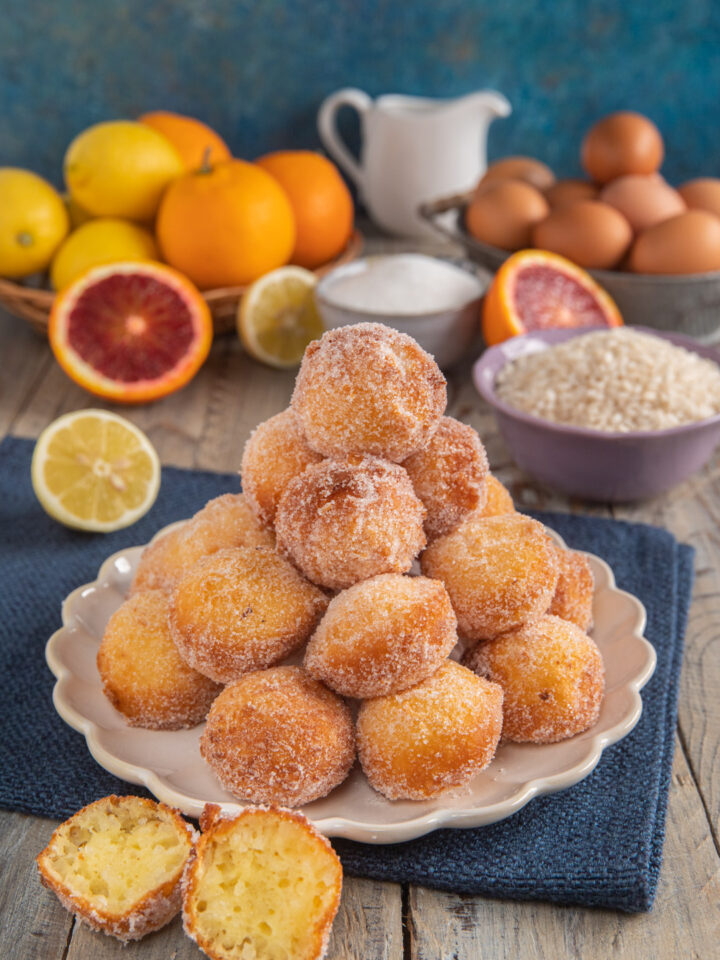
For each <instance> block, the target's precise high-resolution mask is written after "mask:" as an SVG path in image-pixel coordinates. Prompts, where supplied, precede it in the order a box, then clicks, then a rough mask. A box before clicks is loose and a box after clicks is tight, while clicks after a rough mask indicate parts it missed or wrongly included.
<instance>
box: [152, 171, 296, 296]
mask: <svg viewBox="0 0 720 960" xmlns="http://www.w3.org/2000/svg"><path fill="white" fill-rule="evenodd" d="M156 231H157V237H158V241H159V243H160V249H161V250H162V254H163V257H164V259H165V260H167V262H168V263H169V264H171V265H172V266H173V267H176V268H177V269H178V270H181V271H182V272H183V273H185V274H187V276H188V277H190V279H191V280H192V281H193V282H194V283H196V284H197V285H198V287H200V289H201V290H207V289H209V288H211V287H235V286H244V285H245V284H247V283H252V281H253V280H257V278H258V277H260V276H262V275H263V274H264V273H268V271H270V270H275V269H276V268H277V267H282V266H283V265H284V264H286V263H287V262H288V260H289V259H290V254H291V253H292V251H293V247H294V245H295V217H294V215H293V211H292V207H291V206H290V201H289V200H288V197H287V194H286V193H285V191H284V190H283V189H282V187H281V186H280V184H279V183H278V182H277V180H275V179H274V178H273V177H271V176H270V174H269V173H266V172H265V170H262V169H261V168H260V167H258V166H256V165H255V164H254V163H246V162H245V161H244V160H226V161H224V162H223V163H218V164H217V165H216V166H214V167H209V166H203V167H201V168H200V169H199V170H196V171H194V172H193V173H186V174H185V175H184V176H182V177H179V178H178V179H177V180H175V181H174V182H173V183H172V184H170V187H169V188H168V190H167V192H166V193H165V196H164V197H163V200H162V203H161V204H160V211H159V213H158V219H157V224H156Z"/></svg>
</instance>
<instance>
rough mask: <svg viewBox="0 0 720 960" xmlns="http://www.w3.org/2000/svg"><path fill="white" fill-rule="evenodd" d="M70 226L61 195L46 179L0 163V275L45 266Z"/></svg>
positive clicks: (17, 274) (19, 274)
mask: <svg viewBox="0 0 720 960" xmlns="http://www.w3.org/2000/svg"><path fill="white" fill-rule="evenodd" d="M69 229H70V221H69V219H68V214H67V210H66V209H65V204H64V203H63V201H62V197H61V196H60V194H59V193H58V192H57V190H55V188H54V187H52V186H51V185H50V184H49V183H48V182H47V180H43V178H42V177H38V176H37V174H35V173H30V171H29V170H19V169H17V168H16V167H0V276H2V277H12V278H19V277H27V276H29V275H30V274H31V273H37V271H38V270H45V269H46V267H47V265H48V264H49V263H50V261H51V259H52V256H53V254H54V253H55V251H56V249H57V248H58V246H59V245H60V244H61V243H62V241H63V240H64V239H65V236H66V234H67V232H68V230H69Z"/></svg>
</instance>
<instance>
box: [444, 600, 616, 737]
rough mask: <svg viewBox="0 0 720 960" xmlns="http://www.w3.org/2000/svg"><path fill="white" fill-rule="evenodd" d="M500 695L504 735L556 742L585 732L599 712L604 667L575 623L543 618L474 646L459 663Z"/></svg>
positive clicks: (592, 645) (591, 644) (557, 618)
mask: <svg viewBox="0 0 720 960" xmlns="http://www.w3.org/2000/svg"><path fill="white" fill-rule="evenodd" d="M463 662H464V663H465V664H466V665H467V666H468V667H469V668H470V669H471V670H474V671H475V673H477V674H479V675H480V676H483V677H487V678H488V679H489V680H494V681H495V683H499V684H500V686H501V687H502V688H503V691H504V693H505V702H504V704H503V714H504V719H503V737H504V738H505V739H506V740H513V741H515V742H517V743H525V742H530V743H555V742H556V741H557V740H565V739H567V738H568V737H573V736H575V734H576V733H581V732H582V731H583V730H587V729H588V728H589V727H591V726H592V725H593V724H594V723H595V721H596V720H597V718H598V716H599V714H600V706H601V704H602V698H603V693H604V689H605V668H604V666H603V661H602V655H601V653H600V651H599V650H598V648H597V646H596V645H595V643H594V642H593V641H592V640H591V639H590V637H588V636H587V634H586V633H583V631H582V630H581V629H580V628H579V627H576V626H575V624H574V623H569V622H568V621H567V620H561V619H560V618H559V617H553V616H544V617H540V618H538V619H537V620H535V621H533V622H532V623H527V624H525V625H524V626H522V627H520V628H519V629H518V630H513V631H511V632H510V633H505V634H503V636H502V637H498V638H497V639H495V640H491V641H489V642H487V643H481V644H478V646H477V647H476V649H475V650H473V651H471V652H470V653H468V654H466V656H465V658H464V661H463Z"/></svg>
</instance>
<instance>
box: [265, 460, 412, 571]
mask: <svg viewBox="0 0 720 960" xmlns="http://www.w3.org/2000/svg"><path fill="white" fill-rule="evenodd" d="M424 516H425V508H424V507H423V505H422V503H420V501H419V500H418V498H417V497H416V496H415V492H414V490H413V488H412V484H411V483H410V478H409V477H408V475H407V473H406V472H405V470H403V468H402V467H401V466H399V465H398V464H396V463H390V461H388V460H380V459H379V458H378V457H362V458H361V457H356V458H352V459H347V460H324V461H323V462H322V463H317V464H314V465H313V466H311V467H308V468H307V470H305V472H304V473H301V474H300V476H298V477H295V479H294V480H292V481H291V482H290V483H289V484H288V487H287V489H286V490H285V493H284V494H283V495H282V498H281V499H280V505H279V507H278V511H277V514H276V517H275V533H276V536H277V544H278V549H279V550H280V552H281V553H282V554H283V555H284V556H286V557H288V558H289V559H290V560H292V562H293V563H294V564H295V566H296V567H297V568H298V569H299V570H301V571H302V573H303V574H304V575H305V576H306V577H307V578H308V579H309V580H312V582H313V583H317V584H320V585H321V586H323V587H327V588H329V589H331V590H343V589H345V588H346V587H350V586H352V585H353V584H354V583H358V582H359V581H360V580H367V579H368V578H369V577H374V576H376V575H377V574H380V573H407V571H408V570H409V569H410V567H411V566H412V562H413V560H414V558H415V557H416V556H417V554H418V553H419V552H420V550H422V548H423V547H424V546H425V534H424V532H423V519H424Z"/></svg>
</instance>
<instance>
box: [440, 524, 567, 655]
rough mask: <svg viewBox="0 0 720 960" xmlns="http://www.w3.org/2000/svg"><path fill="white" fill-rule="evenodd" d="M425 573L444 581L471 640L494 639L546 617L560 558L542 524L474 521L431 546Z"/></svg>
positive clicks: (461, 628) (467, 637)
mask: <svg viewBox="0 0 720 960" xmlns="http://www.w3.org/2000/svg"><path fill="white" fill-rule="evenodd" d="M421 564H422V570H423V573H424V574H425V575H426V576H428V577H435V578H436V579H438V580H442V582H443V583H444V584H445V589H446V590H447V592H448V593H449V594H450V600H451V601H452V605H453V607H454V608H455V613H456V615H457V618H458V627H459V629H460V633H461V634H462V635H463V637H464V638H465V639H467V640H488V639H490V638H492V637H496V636H497V635H498V634H499V633H504V632H505V631H506V630H512V629H513V628H515V627H519V626H520V625H521V624H523V623H525V622H526V621H527V620H532V619H533V618H535V617H539V616H540V614H542V613H545V611H546V610H547V608H548V607H549V606H550V602H551V600H552V598H553V595H554V593H555V588H556V586H557V580H558V559H557V553H556V551H555V547H554V546H553V543H552V541H551V540H550V538H549V536H548V535H547V533H546V532H545V528H544V527H543V525H542V524H541V523H538V522H537V520H532V519H531V518H530V517H526V516H523V514H520V513H508V514H504V515H503V516H499V517H476V516H474V515H473V516H471V517H470V518H469V519H467V520H465V521H464V523H462V524H461V525H460V526H459V527H457V529H455V530H453V532H452V533H449V534H447V536H445V537H441V538H440V539H439V540H436V541H435V542H434V543H431V544H430V546H429V547H428V548H427V550H426V551H425V553H424V554H423V555H422V559H421Z"/></svg>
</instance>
